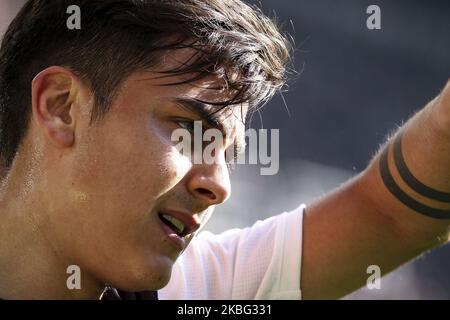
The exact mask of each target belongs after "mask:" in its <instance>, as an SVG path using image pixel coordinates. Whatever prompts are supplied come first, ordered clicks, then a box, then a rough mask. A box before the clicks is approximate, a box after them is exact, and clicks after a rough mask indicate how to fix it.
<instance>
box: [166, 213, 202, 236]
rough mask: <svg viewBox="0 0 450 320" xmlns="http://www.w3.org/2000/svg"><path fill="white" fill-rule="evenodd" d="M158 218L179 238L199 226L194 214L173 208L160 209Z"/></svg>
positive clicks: (192, 231)
mask: <svg viewBox="0 0 450 320" xmlns="http://www.w3.org/2000/svg"><path fill="white" fill-rule="evenodd" d="M158 217H159V219H160V220H161V221H162V223H164V225H166V226H167V227H168V228H169V229H171V230H172V231H173V233H175V234H176V235H177V236H179V237H180V238H183V237H186V236H188V235H189V234H192V233H194V232H195V231H196V230H198V228H200V223H199V222H198V221H197V219H195V218H194V214H192V213H186V212H181V211H175V210H162V211H160V212H159V213H158Z"/></svg>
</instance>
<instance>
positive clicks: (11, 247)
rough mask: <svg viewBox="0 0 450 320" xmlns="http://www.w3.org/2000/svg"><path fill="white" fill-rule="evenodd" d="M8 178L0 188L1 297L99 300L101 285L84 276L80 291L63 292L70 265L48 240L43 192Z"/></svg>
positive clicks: (9, 174)
mask: <svg viewBox="0 0 450 320" xmlns="http://www.w3.org/2000/svg"><path fill="white" fill-rule="evenodd" d="M13 175H14V172H10V173H8V175H7V176H6V177H5V178H4V179H3V181H2V186H1V187H0V298H2V299H98V298H99V297H100V295H101V293H102V291H103V289H104V286H103V285H101V283H100V282H98V281H95V280H94V278H92V277H89V276H88V275H86V274H85V273H82V277H81V288H80V289H72V290H71V289H69V288H68V286H67V282H68V281H67V280H68V278H69V277H70V276H71V274H72V273H70V274H68V273H67V270H68V269H67V268H68V267H69V265H73V264H74V263H73V260H72V259H68V257H66V256H64V255H63V254H62V253H61V252H60V251H59V250H58V243H57V241H55V240H54V239H52V237H51V235H52V234H53V233H52V232H51V224H50V222H49V219H48V215H47V213H48V212H47V210H48V209H47V208H46V207H45V192H39V191H38V190H39V188H38V186H37V185H36V184H34V185H32V186H31V187H29V188H28V189H26V188H25V189H24V188H23V185H22V186H21V184H20V183H16V182H17V181H26V180H25V179H22V180H18V179H15V177H13ZM25 187H26V186H25ZM69 260H70V261H72V263H68V261H69ZM69 283H70V282H69Z"/></svg>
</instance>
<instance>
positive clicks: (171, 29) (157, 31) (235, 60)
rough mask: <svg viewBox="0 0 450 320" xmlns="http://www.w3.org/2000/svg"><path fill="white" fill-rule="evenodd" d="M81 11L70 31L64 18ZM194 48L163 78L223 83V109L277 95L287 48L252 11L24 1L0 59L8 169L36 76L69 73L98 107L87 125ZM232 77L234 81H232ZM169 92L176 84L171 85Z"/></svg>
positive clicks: (2, 146) (210, 1) (122, 0)
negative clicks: (138, 75)
mask: <svg viewBox="0 0 450 320" xmlns="http://www.w3.org/2000/svg"><path fill="white" fill-rule="evenodd" d="M70 5H77V6H79V7H80V9H81V29H80V30H77V29H74V30H69V29H68V28H67V19H68V18H69V16H70V15H69V14H68V13H67V8H68V7H69V6H70ZM180 48H193V49H195V50H194V51H193V52H195V53H194V54H193V56H192V57H191V59H189V60H188V61H187V62H186V63H185V64H184V65H183V66H182V67H179V68H177V69H174V70H164V71H163V72H162V76H173V75H180V74H189V75H191V74H192V77H189V79H188V80H187V81H186V82H192V81H196V80H199V79H202V78H204V77H206V76H208V75H211V74H220V75H222V76H223V79H225V82H224V83H225V84H224V85H226V87H227V88H228V89H232V92H233V95H232V98H231V99H229V100H227V101H223V102H221V103H218V104H220V105H222V106H228V105H233V104H241V103H244V102H245V103H249V104H250V106H251V107H254V106H258V105H261V104H262V103H264V102H265V101H267V100H268V99H270V98H271V97H272V96H273V94H274V93H275V92H276V91H277V90H279V89H280V88H282V86H283V84H284V83H285V76H286V66H287V63H288V62H289V58H290V48H291V47H290V42H289V41H288V40H287V37H286V36H285V35H284V34H282V33H281V32H280V31H279V28H278V27H277V25H276V23H275V22H273V21H272V20H271V19H270V18H268V17H267V16H265V15H264V14H263V13H262V12H261V11H260V10H259V9H257V8H256V7H252V6H250V5H247V4H244V3H243V2H241V1H239V0H51V1H49V0H29V1H27V2H26V3H25V5H24V6H23V8H22V9H21V10H20V12H19V13H18V14H17V16H16V17H15V19H14V20H13V21H12V23H11V24H10V25H9V28H8V30H7V31H6V33H5V35H4V38H3V41H2V45H1V49H0V155H1V158H2V160H3V162H4V165H5V167H6V168H8V167H10V166H11V164H12V162H13V160H14V157H15V154H16V152H17V150H18V148H19V145H20V143H21V141H22V139H23V137H24V136H25V133H26V131H27V127H28V123H29V120H30V116H31V107H30V106H31V82H32V79H33V78H34V77H35V76H36V75H37V74H38V73H39V72H40V71H42V70H44V69H45V68H47V67H49V66H53V65H59V66H64V67H68V68H70V70H72V71H73V72H74V73H75V74H76V75H77V76H79V77H80V78H81V79H83V80H86V81H87V83H88V84H89V85H90V87H91V90H92V92H93V94H94V97H95V103H94V107H93V110H92V122H95V121H97V120H99V119H101V118H102V116H103V115H104V114H105V113H106V112H108V110H109V108H110V106H111V102H112V100H113V98H114V95H115V93H116V91H117V90H116V89H117V88H118V86H119V85H120V84H121V82H122V81H123V80H124V79H125V78H126V77H127V76H129V75H130V74H131V73H133V72H135V71H138V70H144V69H147V68H150V67H152V66H155V65H157V64H158V62H160V59H159V58H160V57H161V56H162V54H163V53H164V52H166V51H167V50H176V49H180ZM236 75H237V76H236ZM173 84H176V83H173Z"/></svg>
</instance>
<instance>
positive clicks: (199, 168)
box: [187, 163, 231, 207]
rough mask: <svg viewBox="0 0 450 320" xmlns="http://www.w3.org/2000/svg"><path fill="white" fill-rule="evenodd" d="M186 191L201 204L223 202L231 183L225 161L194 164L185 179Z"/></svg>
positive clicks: (229, 190) (209, 204)
mask: <svg viewBox="0 0 450 320" xmlns="http://www.w3.org/2000/svg"><path fill="white" fill-rule="evenodd" d="M187 188H188V191H189V192H190V193H191V194H192V195H193V197H194V198H195V199H196V200H197V201H199V202H200V203H201V204H202V206H205V207H209V206H212V205H217V204H221V203H223V202H225V201H226V200H227V199H228V198H229V197H230V194H231V184H230V176H229V173H228V169H227V166H226V164H225V163H214V164H208V165H207V164H201V165H194V166H193V167H192V169H191V172H190V173H189V174H188V179H187Z"/></svg>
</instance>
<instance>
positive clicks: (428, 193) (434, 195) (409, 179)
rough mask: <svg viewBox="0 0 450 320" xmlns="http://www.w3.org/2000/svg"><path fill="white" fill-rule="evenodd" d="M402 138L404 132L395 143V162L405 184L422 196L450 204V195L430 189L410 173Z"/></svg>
mask: <svg viewBox="0 0 450 320" xmlns="http://www.w3.org/2000/svg"><path fill="white" fill-rule="evenodd" d="M402 138H403V131H402V132H400V133H399V134H398V135H397V138H396V139H395V141H394V161H395V166H396V167H397V170H398V173H399V174H400V176H401V177H402V179H403V181H405V183H406V184H407V185H408V186H409V187H410V188H411V189H413V190H414V191H416V192H417V193H418V194H420V195H422V196H425V197H427V198H430V199H433V200H437V201H441V202H447V203H450V193H447V192H442V191H439V190H436V189H432V188H430V187H428V186H427V185H425V184H423V183H422V182H420V181H419V180H418V179H417V178H416V177H414V176H413V174H412V173H411V171H409V169H408V166H407V165H406V162H405V159H404V158H403V153H402Z"/></svg>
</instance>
